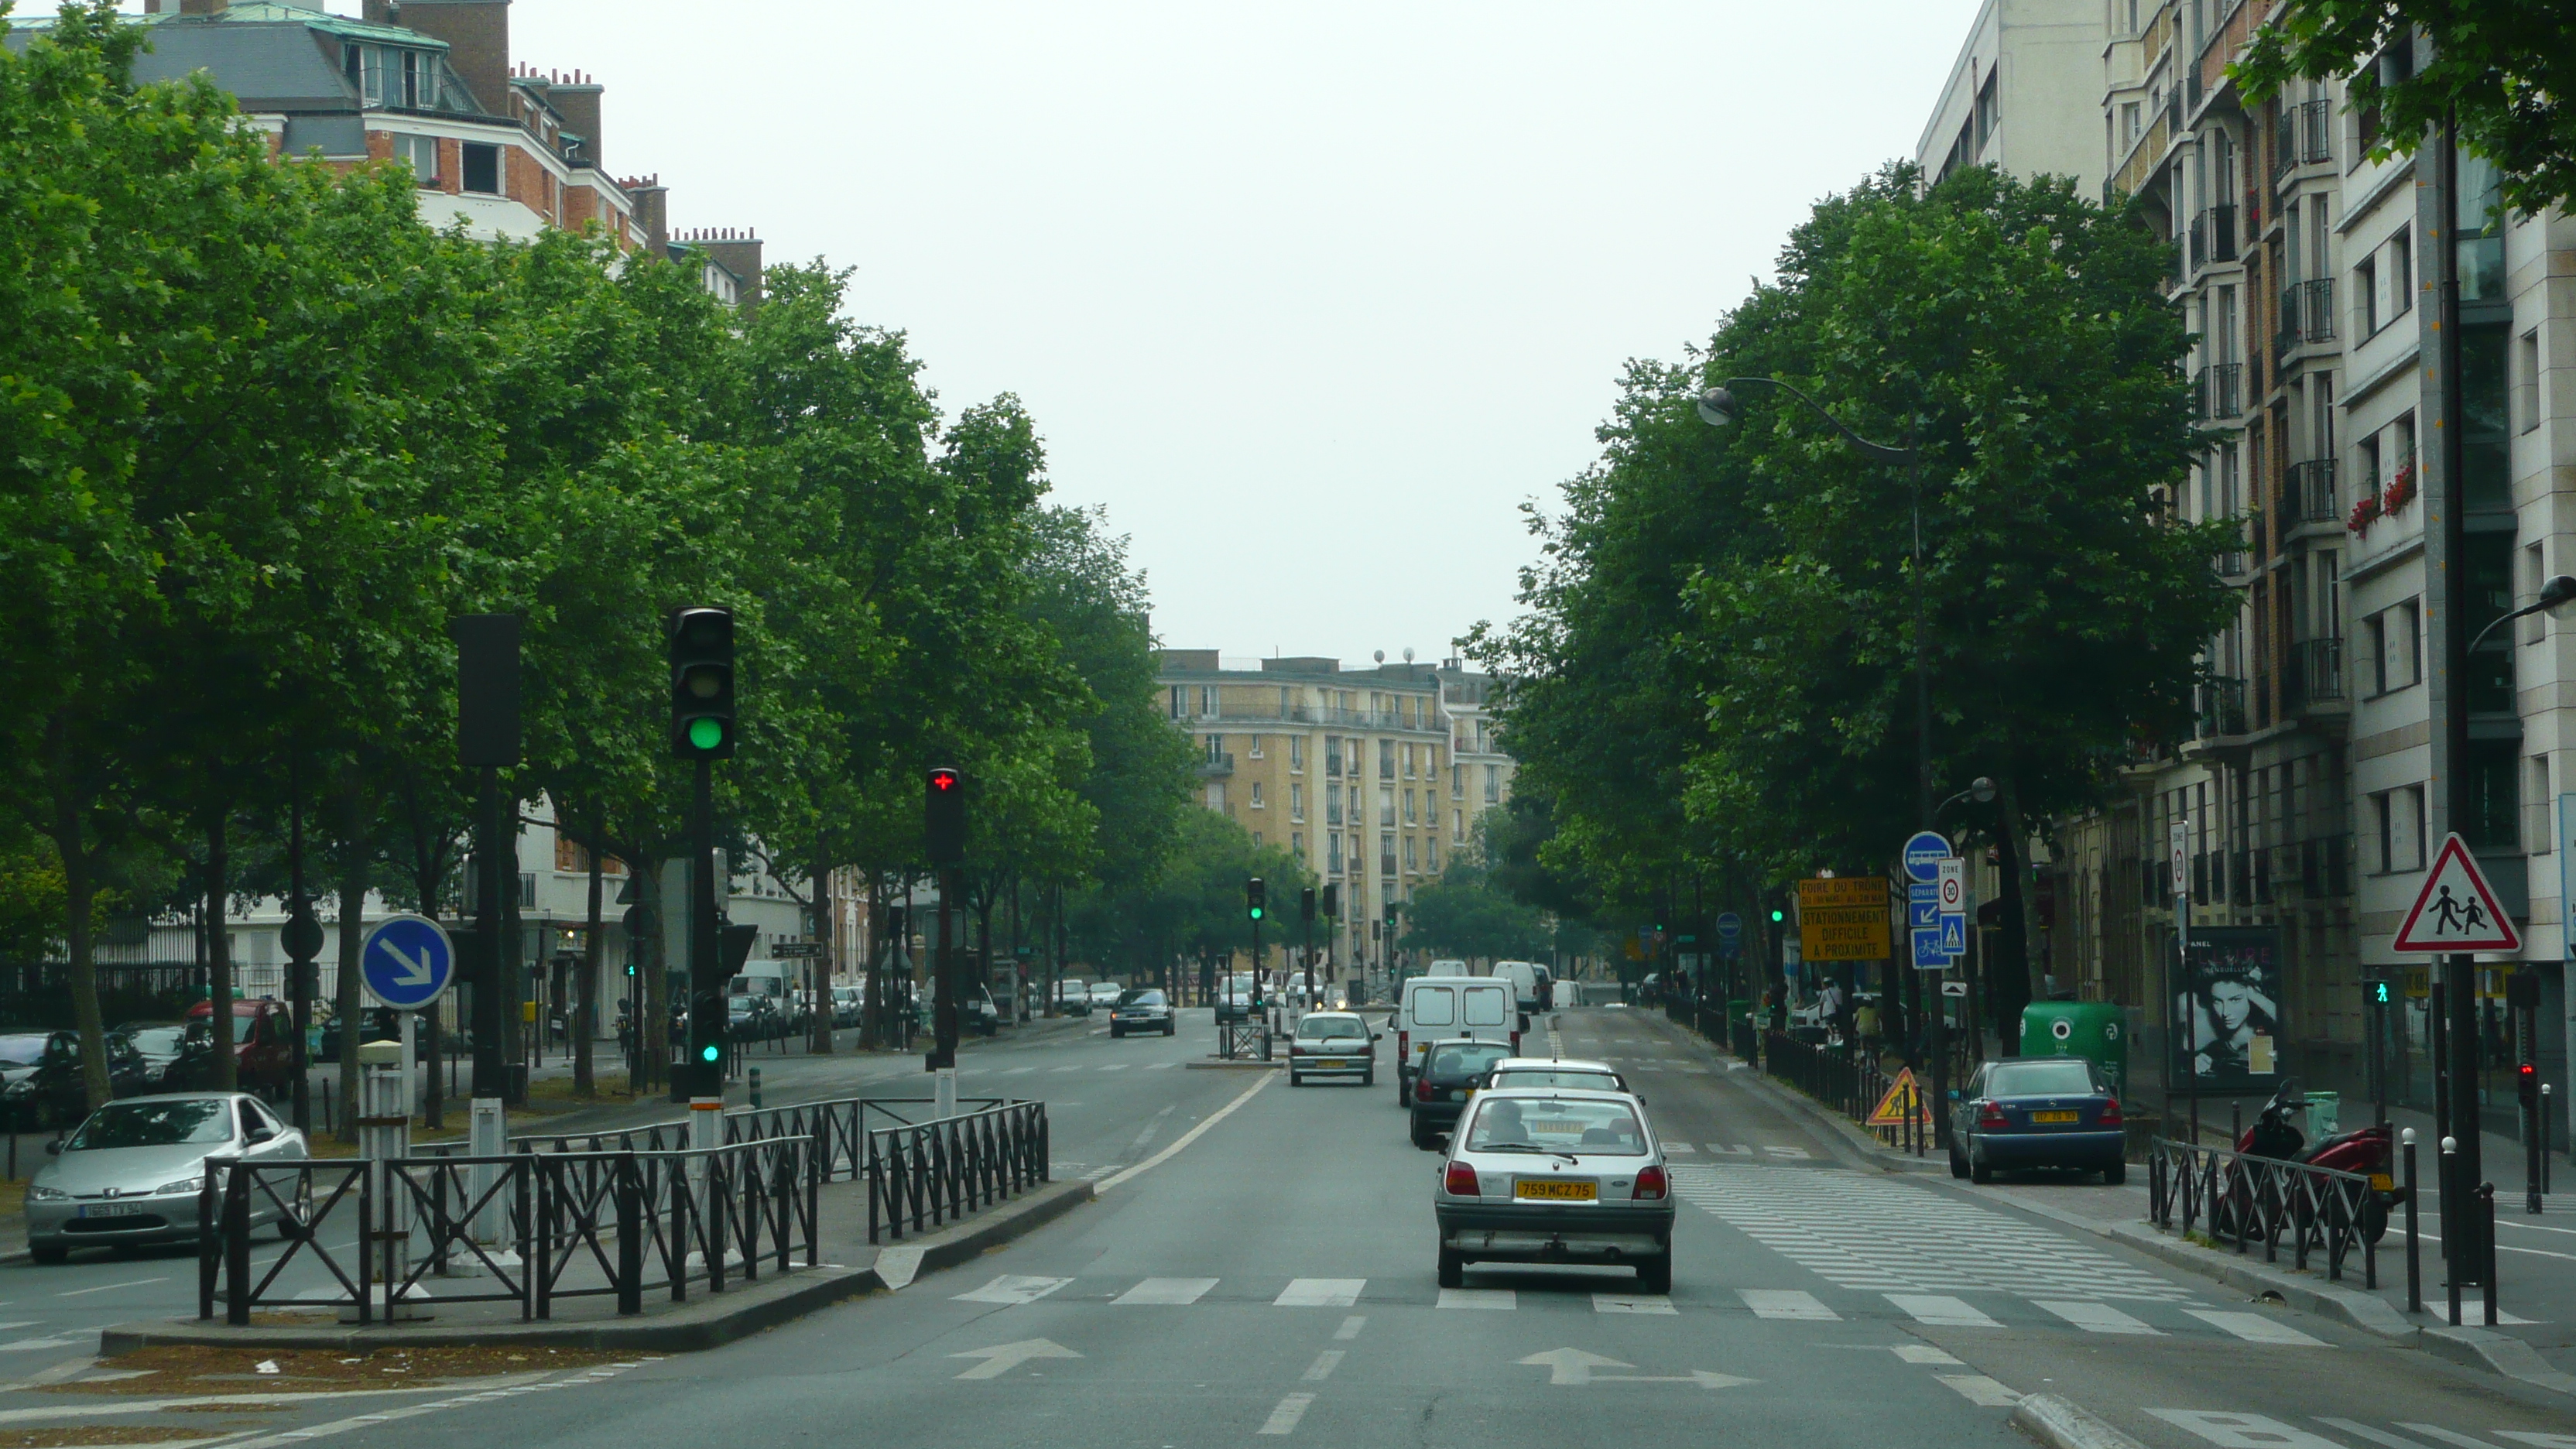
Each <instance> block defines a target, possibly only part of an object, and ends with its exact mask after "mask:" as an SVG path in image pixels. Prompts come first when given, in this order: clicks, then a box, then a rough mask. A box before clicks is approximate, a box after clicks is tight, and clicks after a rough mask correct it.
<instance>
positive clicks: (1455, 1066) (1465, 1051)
mask: <svg viewBox="0 0 2576 1449" xmlns="http://www.w3.org/2000/svg"><path fill="white" fill-rule="evenodd" d="M1511 1054H1512V1049H1511V1048H1510V1047H1507V1046H1504V1045H1502V1044H1501V1043H1500V1042H1497V1043H1495V1044H1494V1045H1492V1046H1487V1045H1485V1044H1484V1043H1482V1042H1472V1043H1461V1044H1460V1045H1457V1046H1445V1047H1440V1048H1437V1049H1435V1050H1434V1051H1433V1052H1432V1053H1431V1065H1430V1066H1428V1067H1425V1068H1424V1069H1423V1070H1425V1071H1431V1072H1437V1073H1439V1074H1440V1075H1442V1076H1444V1077H1472V1076H1475V1075H1477V1074H1478V1073H1480V1072H1489V1071H1492V1070H1493V1067H1494V1063H1496V1062H1499V1061H1501V1060H1502V1059H1503V1058H1505V1057H1507V1056H1510V1055H1511Z"/></svg>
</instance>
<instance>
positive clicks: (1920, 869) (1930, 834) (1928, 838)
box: [1905, 830, 1950, 885]
mask: <svg viewBox="0 0 2576 1449" xmlns="http://www.w3.org/2000/svg"><path fill="white" fill-rule="evenodd" d="M1949 853H1950V842H1949V840H1948V838H1947V837H1945V836H1943V835H1942V834H1941V833H1940V832H1938V831H1934V830H1918V831H1916V832H1914V837H1913V838H1912V839H1910V840H1908V841H1906V842H1905V873H1906V874H1907V875H1909V876H1912V877H1913V878H1914V879H1916V880H1919V881H1921V882H1923V883H1924V884H1926V885H1929V884H1931V883H1932V881H1933V879H1934V878H1935V877H1937V876H1938V875H1939V874H1940V873H1941V868H1940V866H1939V865H1938V864H1936V863H1935V862H1937V861H1939V860H1940V859H1941V858H1942V857H1944V856H1946V855H1948V854H1949Z"/></svg>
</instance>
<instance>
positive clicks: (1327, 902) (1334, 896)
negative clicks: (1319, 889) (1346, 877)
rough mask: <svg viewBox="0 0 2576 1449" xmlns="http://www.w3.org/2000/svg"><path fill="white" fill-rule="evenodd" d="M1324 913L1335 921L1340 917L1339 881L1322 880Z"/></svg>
mask: <svg viewBox="0 0 2576 1449" xmlns="http://www.w3.org/2000/svg"><path fill="white" fill-rule="evenodd" d="M1324 914H1325V915H1328V916H1330V917H1332V918H1333V919H1334V920H1337V921H1338V920H1340V919H1341V918H1342V886H1341V882H1339V881H1329V880H1328V881H1326V882H1324Z"/></svg>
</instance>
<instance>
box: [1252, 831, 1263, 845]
mask: <svg viewBox="0 0 2576 1449" xmlns="http://www.w3.org/2000/svg"><path fill="white" fill-rule="evenodd" d="M1252 848H1253V849H1255V850H1259V849H1260V848H1261V832H1260V831H1258V830H1256V831H1254V832H1252Z"/></svg>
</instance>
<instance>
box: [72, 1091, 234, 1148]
mask: <svg viewBox="0 0 2576 1449" xmlns="http://www.w3.org/2000/svg"><path fill="white" fill-rule="evenodd" d="M232 1125H233V1124H232V1114H231V1113H230V1112H227V1111H225V1110H224V1099H223V1098H221V1097H185V1098H181V1099H179V1100H177V1101H172V1102H110V1103H109V1104H107V1105H106V1106H104V1107H101V1108H99V1109H98V1110H97V1111H95V1112H92V1113H91V1114H90V1117H89V1120H88V1121H86V1122H83V1123H82V1124H81V1129H80V1130H79V1131H78V1132H75V1133H73V1134H72V1140H71V1141H69V1142H66V1143H64V1144H63V1150H64V1151H66V1152H96V1151H101V1150H104V1149H107V1148H112V1147H170V1146H174V1145H176V1144H178V1143H182V1142H208V1143H212V1142H229V1141H231V1140H232V1135H233V1131H232Z"/></svg>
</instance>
